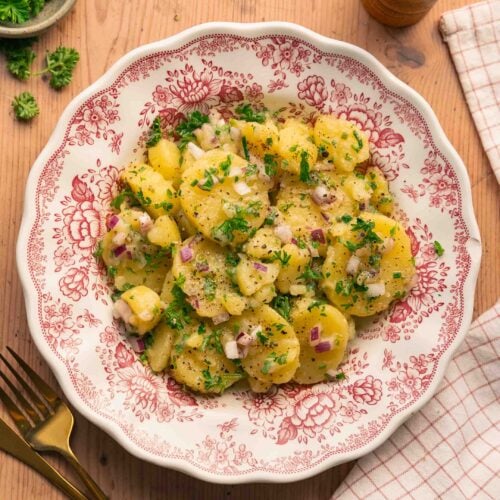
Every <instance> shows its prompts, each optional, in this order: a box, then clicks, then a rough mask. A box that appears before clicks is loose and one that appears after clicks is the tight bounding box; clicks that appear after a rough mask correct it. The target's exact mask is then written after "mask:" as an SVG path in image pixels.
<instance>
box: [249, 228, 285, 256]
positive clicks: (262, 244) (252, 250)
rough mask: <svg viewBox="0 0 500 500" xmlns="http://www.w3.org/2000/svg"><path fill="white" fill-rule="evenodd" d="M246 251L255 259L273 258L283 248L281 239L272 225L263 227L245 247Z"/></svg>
mask: <svg viewBox="0 0 500 500" xmlns="http://www.w3.org/2000/svg"><path fill="white" fill-rule="evenodd" d="M244 250H245V253H246V254H247V255H248V256H249V257H253V258H254V259H261V260H266V259H272V258H273V257H274V256H275V254H276V252H279V251H280V250H281V240H280V239H279V238H278V237H277V236H276V234H275V233H274V229H273V228H272V227H261V228H260V229H259V230H258V231H257V232H256V233H255V235H254V236H252V237H251V238H250V239H249V240H248V241H247V242H246V243H245V247H244Z"/></svg>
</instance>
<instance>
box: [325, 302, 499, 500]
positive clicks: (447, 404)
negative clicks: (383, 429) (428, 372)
mask: <svg viewBox="0 0 500 500" xmlns="http://www.w3.org/2000/svg"><path fill="white" fill-rule="evenodd" d="M499 333H500V301H499V302H498V303H497V304H496V306H495V307H493V308H492V309H490V310H489V311H488V312H486V313H484V314H483V315H482V316H481V317H480V318H479V319H477V320H476V321H475V322H474V324H473V325H472V327H471V329H470V331H469V333H468V335H467V337H466V339H465V341H464V343H463V344H462V345H461V346H460V347H459V348H458V351H457V353H456V354H455V357H454V358H453V360H452V361H451V363H450V365H449V366H448V368H447V370H446V375H445V377H444V380H443V381H442V382H441V385H440V388H439V389H438V391H437V393H436V395H435V396H434V397H433V398H432V399H431V401H430V402H429V403H428V404H427V405H426V406H424V408H422V410H421V411H419V412H418V413H417V414H416V415H414V416H413V417H411V418H410V419H409V420H408V421H407V422H405V423H404V424H403V425H402V426H401V427H400V428H399V429H398V430H397V431H396V432H395V433H394V434H393V435H392V436H391V437H390V438H389V439H388V440H387V441H386V442H385V443H384V444H383V445H382V446H380V447H379V448H377V449H376V450H375V451H374V452H372V453H370V454H369V455H366V456H364V457H363V458H361V459H359V460H358V462H357V463H356V465H355V466H354V468H353V469H352V471H351V472H350V474H349V475H348V476H347V478H346V479H345V481H344V482H343V483H342V484H341V486H340V487H339V489H338V490H337V491H336V492H335V494H334V495H333V497H332V500H353V499H356V500H378V499H384V500H385V499H387V500H395V499H407V498H411V499H416V500H417V499H418V500H422V499H426V500H433V499H435V498H439V499H445V500H472V499H474V500H483V499H498V498H500V475H499V471H500V465H499V464H500V405H499V400H500V335H499Z"/></svg>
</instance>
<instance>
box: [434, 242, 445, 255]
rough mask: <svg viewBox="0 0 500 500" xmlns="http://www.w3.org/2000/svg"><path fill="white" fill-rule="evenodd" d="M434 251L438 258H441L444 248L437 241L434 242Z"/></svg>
mask: <svg viewBox="0 0 500 500" xmlns="http://www.w3.org/2000/svg"><path fill="white" fill-rule="evenodd" d="M434 251H435V252H436V255H437V256H438V257H441V256H442V255H443V254H444V248H443V246H442V245H441V243H439V241H435V242H434Z"/></svg>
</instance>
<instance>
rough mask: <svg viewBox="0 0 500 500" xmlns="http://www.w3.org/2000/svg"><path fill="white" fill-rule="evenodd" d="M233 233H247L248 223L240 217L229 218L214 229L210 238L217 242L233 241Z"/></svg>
mask: <svg viewBox="0 0 500 500" xmlns="http://www.w3.org/2000/svg"><path fill="white" fill-rule="evenodd" d="M235 231H239V232H240V233H248V232H249V231H250V225H249V224H248V221H247V220H246V219H244V218H243V217H241V216H240V215H236V216H235V217H231V218H230V219H227V220H225V221H224V222H223V223H222V224H221V225H220V226H217V227H216V228H214V229H213V230H212V236H213V237H214V239H216V240H218V241H220V240H224V241H233V240H234V232H235Z"/></svg>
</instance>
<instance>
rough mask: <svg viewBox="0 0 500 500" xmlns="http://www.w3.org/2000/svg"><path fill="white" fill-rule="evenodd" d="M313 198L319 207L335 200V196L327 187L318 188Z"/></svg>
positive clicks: (315, 189) (313, 193) (312, 195)
mask: <svg viewBox="0 0 500 500" xmlns="http://www.w3.org/2000/svg"><path fill="white" fill-rule="evenodd" d="M311 198H312V199H313V201H314V203H316V204H317V205H324V204H326V203H331V202H332V201H334V200H335V196H333V195H332V194H331V193H330V191H328V189H327V188H326V187H325V186H316V187H315V188H314V191H313V192H312V194H311Z"/></svg>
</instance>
